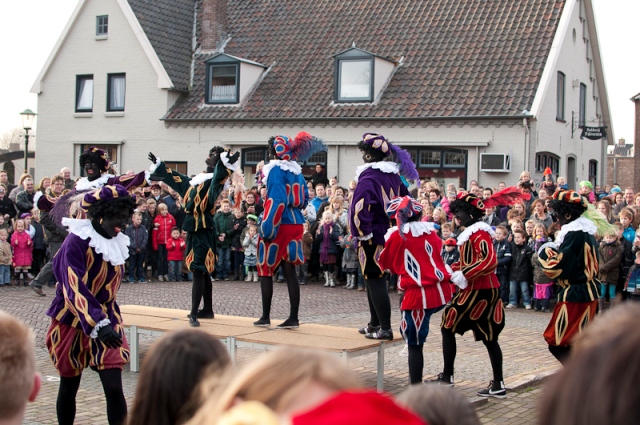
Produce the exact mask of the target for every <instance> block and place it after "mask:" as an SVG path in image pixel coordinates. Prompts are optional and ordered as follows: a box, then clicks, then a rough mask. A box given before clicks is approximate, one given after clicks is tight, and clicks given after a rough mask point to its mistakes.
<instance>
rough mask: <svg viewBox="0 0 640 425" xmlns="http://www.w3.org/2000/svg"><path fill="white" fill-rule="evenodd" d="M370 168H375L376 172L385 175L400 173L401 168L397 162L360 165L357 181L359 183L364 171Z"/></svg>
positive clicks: (357, 169) (357, 171) (357, 170)
mask: <svg viewBox="0 0 640 425" xmlns="http://www.w3.org/2000/svg"><path fill="white" fill-rule="evenodd" d="M369 168H373V169H374V170H380V171H382V172H383V173H391V174H398V173H400V167H399V166H398V164H396V163H395V162H391V161H380V162H369V163H366V164H363V165H360V166H359V167H358V168H356V178H355V180H356V181H358V178H360V174H362V172H363V171H364V170H367V169H369Z"/></svg>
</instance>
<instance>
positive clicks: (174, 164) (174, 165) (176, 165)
mask: <svg viewBox="0 0 640 425" xmlns="http://www.w3.org/2000/svg"><path fill="white" fill-rule="evenodd" d="M164 165H166V166H167V167H169V168H171V169H172V170H173V171H177V172H178V173H180V174H184V175H185V176H186V175H188V174H187V162H186V161H164Z"/></svg>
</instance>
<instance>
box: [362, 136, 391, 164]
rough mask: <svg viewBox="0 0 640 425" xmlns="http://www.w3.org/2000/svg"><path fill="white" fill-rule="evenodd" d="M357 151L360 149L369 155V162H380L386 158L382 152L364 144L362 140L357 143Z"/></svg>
mask: <svg viewBox="0 0 640 425" xmlns="http://www.w3.org/2000/svg"><path fill="white" fill-rule="evenodd" d="M358 149H360V150H361V151H362V152H364V153H367V154H369V155H371V161H370V162H380V161H384V160H385V159H386V158H387V155H385V153H384V152H382V151H379V150H378V149H376V148H374V147H373V146H371V145H368V144H366V143H365V142H364V141H362V140H361V141H360V142H358Z"/></svg>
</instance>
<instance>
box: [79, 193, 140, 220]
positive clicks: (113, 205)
mask: <svg viewBox="0 0 640 425" xmlns="http://www.w3.org/2000/svg"><path fill="white" fill-rule="evenodd" d="M135 207H136V201H135V198H134V197H131V196H127V197H126V198H116V199H111V200H108V201H107V200H99V201H95V202H94V203H93V204H91V206H90V207H89V209H88V210H87V216H88V217H89V218H103V217H107V216H110V215H113V214H116V213H117V212H119V211H120V210H122V209H123V208H128V209H129V215H131V214H133V210H134V208H135Z"/></svg>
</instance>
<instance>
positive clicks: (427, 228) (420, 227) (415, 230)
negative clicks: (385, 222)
mask: <svg viewBox="0 0 640 425" xmlns="http://www.w3.org/2000/svg"><path fill="white" fill-rule="evenodd" d="M397 231H398V226H393V227H392V228H390V229H389V230H387V233H386V234H385V235H384V240H385V241H387V240H389V238H390V237H391V234H392V233H393V232H397ZM435 231H436V226H435V225H434V224H433V223H430V222H428V221H412V222H411V223H405V224H404V226H402V233H404V234H407V233H409V232H411V236H413V237H418V236H420V235H423V234H425V233H426V234H427V235H428V234H430V233H431V232H435Z"/></svg>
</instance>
